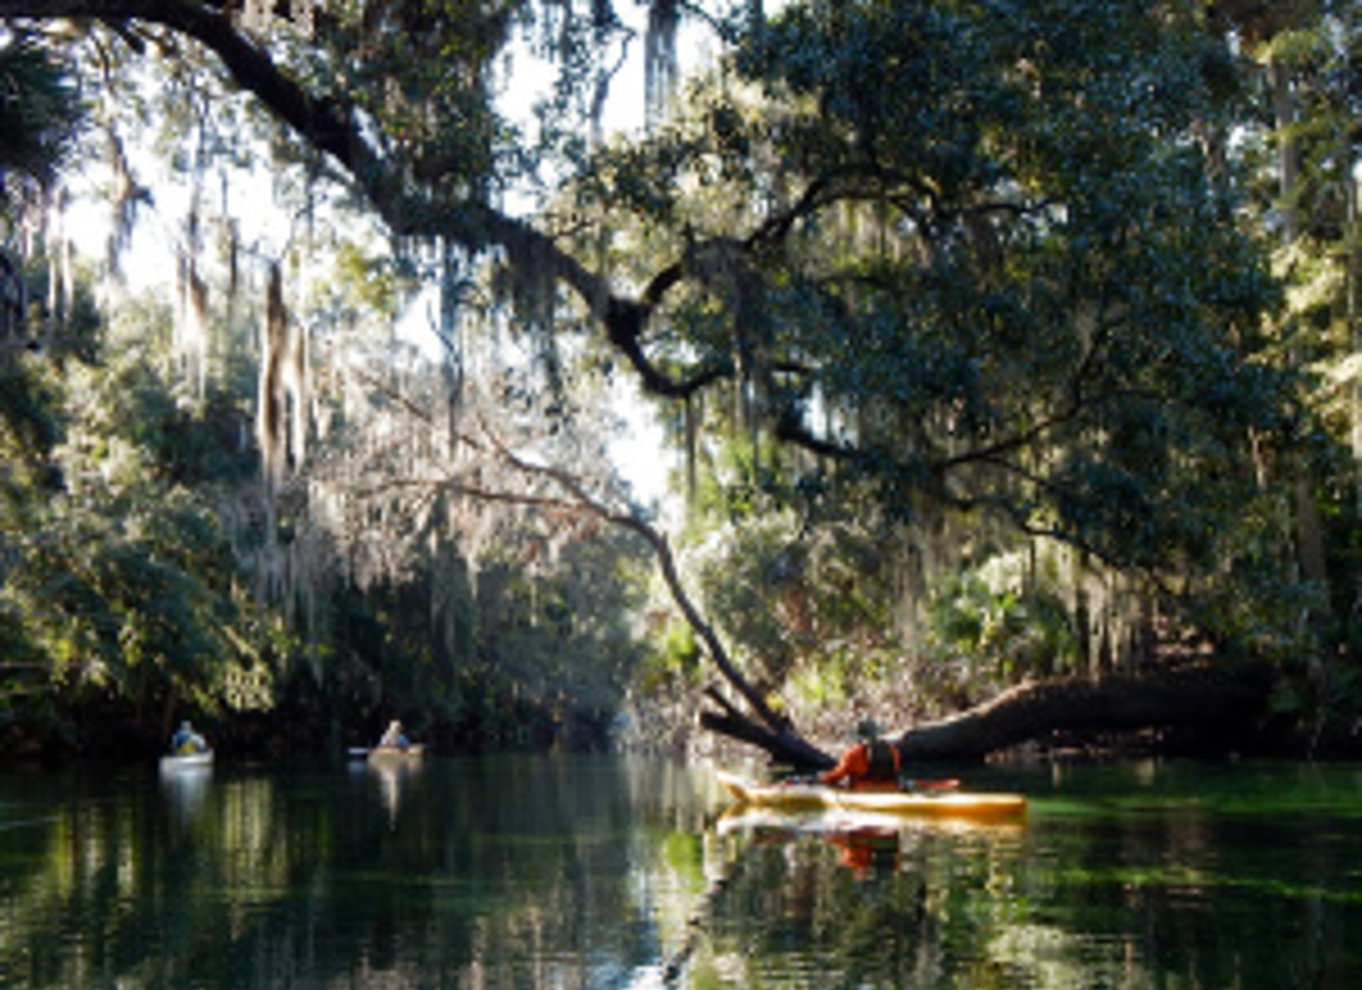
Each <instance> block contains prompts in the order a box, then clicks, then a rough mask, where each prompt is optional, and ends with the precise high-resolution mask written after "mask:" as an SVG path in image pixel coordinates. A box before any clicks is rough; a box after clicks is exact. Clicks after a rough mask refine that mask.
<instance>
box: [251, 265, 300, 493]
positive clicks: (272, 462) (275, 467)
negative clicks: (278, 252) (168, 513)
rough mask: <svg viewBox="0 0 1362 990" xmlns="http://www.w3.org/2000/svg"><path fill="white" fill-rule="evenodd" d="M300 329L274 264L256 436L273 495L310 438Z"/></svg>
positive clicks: (267, 303) (262, 343) (268, 292)
mask: <svg viewBox="0 0 1362 990" xmlns="http://www.w3.org/2000/svg"><path fill="white" fill-rule="evenodd" d="M305 343H306V342H305V340H304V338H303V334H302V332H301V331H300V330H299V329H298V328H297V327H296V326H295V325H294V324H293V322H292V321H291V320H290V319H289V317H288V310H287V309H286V308H285V306H284V288H283V275H282V274H281V272H280V270H279V266H278V264H274V265H271V266H270V272H269V281H268V284H267V286H266V290H265V316H264V325H263V327H262V331H261V335H260V351H261V353H260V400H259V407H258V409H257V410H256V434H257V437H258V439H259V443H260V457H261V461H262V463H263V467H264V475H265V485H266V490H267V491H268V492H269V493H270V494H271V496H272V495H273V494H274V493H275V492H276V491H277V490H278V488H279V486H280V484H281V483H282V482H283V479H284V473H285V471H286V470H287V469H288V468H289V467H290V466H292V467H294V468H296V467H298V466H299V465H301V464H302V462H303V456H304V453H305V450H304V447H305V443H306V437H307V423H306V413H307V394H306V382H307V376H306V368H307V351H306V346H305Z"/></svg>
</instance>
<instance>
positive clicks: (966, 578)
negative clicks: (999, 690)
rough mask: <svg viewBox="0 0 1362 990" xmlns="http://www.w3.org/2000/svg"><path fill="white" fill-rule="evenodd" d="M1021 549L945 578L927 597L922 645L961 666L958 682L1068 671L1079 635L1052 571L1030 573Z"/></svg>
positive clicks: (1075, 657) (940, 658) (1073, 666)
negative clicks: (927, 615)
mask: <svg viewBox="0 0 1362 990" xmlns="http://www.w3.org/2000/svg"><path fill="white" fill-rule="evenodd" d="M1027 567H1028V565H1027V564H1026V562H1025V561H1024V560H1023V559H1022V557H1021V556H1020V555H1016V554H1013V555H1001V556H998V557H994V558H992V559H990V560H989V561H987V562H986V563H985V564H984V565H982V566H981V567H978V568H974V569H971V570H965V571H961V572H960V573H958V574H956V575H952V576H951V577H949V578H948V579H947V580H946V581H945V582H944V583H943V585H942V587H940V588H939V589H937V590H936V592H935V593H934V594H933V596H932V605H931V619H930V627H929V628H930V630H931V636H930V640H929V642H928V644H927V647H928V650H929V651H930V652H932V653H934V654H935V660H936V662H937V663H939V664H946V665H949V666H959V667H961V668H962V670H961V674H960V681H961V682H962V684H966V685H969V686H970V687H971V688H972V689H974V688H976V686H977V685H978V684H979V683H981V682H986V681H996V682H999V683H1002V684H1007V683H1011V682H1012V681H1014V680H1016V679H1019V678H1022V677H1028V676H1029V677H1043V676H1049V675H1053V674H1059V673H1066V672H1070V671H1072V670H1074V669H1076V668H1077V666H1078V660H1079V656H1078V637H1077V635H1076V634H1075V632H1074V628H1073V625H1072V620H1071V618H1070V615H1069V610H1068V608H1067V607H1066V606H1065V604H1064V602H1063V601H1062V600H1061V599H1060V597H1059V594H1058V591H1059V589H1058V588H1057V587H1056V585H1055V583H1054V581H1053V578H1052V577H1051V578H1050V579H1048V580H1047V579H1045V576H1044V575H1029V574H1028V573H1027Z"/></svg>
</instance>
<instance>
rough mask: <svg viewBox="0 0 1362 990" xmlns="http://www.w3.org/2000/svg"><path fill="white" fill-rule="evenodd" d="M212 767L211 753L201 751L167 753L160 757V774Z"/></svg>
mask: <svg viewBox="0 0 1362 990" xmlns="http://www.w3.org/2000/svg"><path fill="white" fill-rule="evenodd" d="M212 765H213V751H212V750H211V749H205V750H201V751H200V752H197V753H168V754H167V755H165V756H163V757H161V772H162V773H175V772H176V771H179V770H197V769H201V768H203V767H211V766H212Z"/></svg>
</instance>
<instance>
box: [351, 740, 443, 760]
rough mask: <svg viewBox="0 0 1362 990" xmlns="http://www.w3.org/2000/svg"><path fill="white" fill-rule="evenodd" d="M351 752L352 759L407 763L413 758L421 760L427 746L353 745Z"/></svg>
mask: <svg viewBox="0 0 1362 990" xmlns="http://www.w3.org/2000/svg"><path fill="white" fill-rule="evenodd" d="M349 752H350V758H351V759H352V760H367V761H368V762H370V763H406V762H408V761H411V760H419V759H420V758H421V757H422V756H424V755H425V752H426V747H425V746H423V745H420V744H416V745H412V746H374V747H373V748H368V747H364V746H351V747H350V751H349Z"/></svg>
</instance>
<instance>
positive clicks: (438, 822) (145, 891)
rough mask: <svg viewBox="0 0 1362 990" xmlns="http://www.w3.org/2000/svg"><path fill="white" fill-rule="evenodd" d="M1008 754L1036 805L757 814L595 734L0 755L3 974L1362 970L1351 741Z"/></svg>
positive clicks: (1322, 978) (484, 976)
mask: <svg viewBox="0 0 1362 990" xmlns="http://www.w3.org/2000/svg"><path fill="white" fill-rule="evenodd" d="M1007 783H1008V785H1009V788H1010V789H1018V790H1024V791H1027V792H1029V793H1030V794H1032V795H1033V796H1034V803H1033V813H1032V815H1031V817H1030V820H1029V822H1028V823H1027V824H1026V825H1025V826H1022V827H1018V826H1012V827H993V828H969V827H963V826H950V825H946V824H943V823H938V822H921V823H913V822H903V821H891V822H878V821H870V822H867V821H863V820H861V821H843V822H836V821H834V822H828V821H814V820H802V821H789V820H786V821H778V820H762V819H760V818H752V817H747V818H743V817H740V816H734V815H731V814H720V813H721V812H722V811H723V810H724V801H723V799H722V798H721V797H720V795H719V793H718V791H717V788H716V785H715V784H714V782H713V780H712V777H711V776H710V775H709V774H708V773H706V772H704V771H694V770H691V769H687V768H686V767H683V766H680V765H677V764H672V763H666V762H659V761H647V760H627V759H613V758H604V757H602V758H555V759H547V760H540V759H532V758H515V759H509V758H508V759H486V760H439V761H435V760H432V761H428V762H427V763H426V765H425V766H423V767H421V768H420V769H419V771H418V772H415V773H403V774H400V775H398V776H393V777H390V776H384V775H382V774H375V773H370V772H369V771H368V770H367V769H364V770H362V771H358V772H349V771H337V770H312V771H306V772H304V771H287V770H268V769H250V770H247V769H243V768H232V767H230V766H221V765H220V766H218V767H217V768H216V769H214V770H213V771H212V772H211V773H210V774H207V775H203V776H200V777H198V778H196V779H194V780H188V779H186V780H176V781H168V780H158V779H157V778H156V777H155V775H151V774H140V775H139V774H128V775H124V776H121V777H112V778H99V777H95V776H92V775H80V774H70V775H32V776H10V777H5V776H0V986H4V987H6V988H11V987H13V988H25V990H27V988H35V990H36V988H49V987H51V988H57V987H61V988H68V990H107V988H110V987H114V986H117V987H119V988H120V990H133V988H167V990H169V988H176V990H178V988H183V987H196V988H202V990H228V988H230V990H282V988H285V987H287V988H290V990H295V988H313V987H315V988H330V987H352V986H363V987H403V988H405V987H411V988H427V987H429V988H451V990H454V988H457V990H463V988H470V990H473V988H476V990H501V988H506V990H512V988H514V990H540V988H546V990H547V988H554V990H574V988H592V990H595V988H600V990H607V988H610V990H613V988H620V987H631V988H635V990H641V988H644V987H650V986H651V987H667V986H671V987H680V988H687V990H711V988H714V990H719V988H738V987H744V988H745V987H763V988H771V987H780V988H814V987H816V988H819V990H824V988H837V987H858V988H880V987H886V988H887V987H896V988H897V987H911V988H943V990H944V988H959V987H978V988H988V987H1008V988H1023V990H1027V988H1033V990H1048V988H1051V987H1054V988H1058V987H1065V988H1068V987H1073V986H1090V987H1095V986H1111V987H1121V988H1128V990H1141V988H1145V987H1150V988H1152V987H1167V988H1171V990H1177V988H1192V987H1229V986H1234V987H1237V988H1241V990H1260V988H1261V990H1268V988H1272V990H1276V988H1278V987H1288V988H1291V987H1312V988H1313V987H1344V986H1346V987H1352V986H1362V966H1360V965H1359V956H1358V953H1359V949H1358V946H1359V945H1360V944H1362V875H1359V873H1358V871H1357V867H1356V864H1357V863H1358V862H1362V830H1359V829H1357V828H1356V827H1355V823H1356V822H1357V821H1359V820H1362V787H1360V786H1359V784H1360V783H1362V778H1360V775H1359V774H1358V773H1357V772H1356V771H1349V770H1348V769H1347V768H1332V769H1322V768H1312V769H1310V770H1309V771H1308V772H1307V771H1305V770H1303V769H1301V768H1294V767H1287V768H1281V767H1278V768H1262V769H1259V770H1253V769H1248V768H1244V767H1240V768H1238V769H1237V770H1236V771H1235V772H1234V773H1233V775H1229V774H1227V773H1224V772H1220V773H1217V772H1213V771H1206V770H1201V771H1196V772H1193V771H1188V770H1182V771H1178V770H1176V769H1172V770H1160V771H1159V772H1157V773H1154V774H1153V775H1152V776H1150V774H1149V772H1148V770H1147V768H1146V770H1145V771H1142V772H1140V773H1135V772H1133V771H1123V770H1121V769H1120V768H1111V769H1106V770H1098V769H1092V770H1089V771H1084V772H1078V773H1074V774H1071V775H1069V776H1067V777H1065V778H1064V779H1059V778H1055V779H1051V778H1050V777H1049V776H1048V774H1042V773H1035V774H1032V775H1030V776H1026V775H1025V774H1023V775H1022V776H1021V777H1020V778H1018V779H1013V780H1010V781H1008V782H1007ZM1288 812H1289V813H1288Z"/></svg>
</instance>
